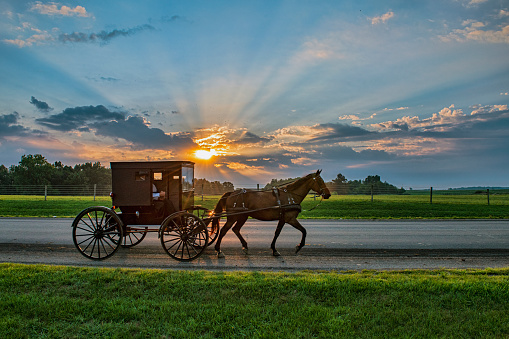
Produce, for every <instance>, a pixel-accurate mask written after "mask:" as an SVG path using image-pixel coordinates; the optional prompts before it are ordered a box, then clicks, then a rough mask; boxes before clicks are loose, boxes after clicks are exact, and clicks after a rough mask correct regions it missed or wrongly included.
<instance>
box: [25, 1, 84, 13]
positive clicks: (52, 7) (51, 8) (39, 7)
mask: <svg viewBox="0 0 509 339" xmlns="http://www.w3.org/2000/svg"><path fill="white" fill-rule="evenodd" d="M31 10H32V11H34V12H38V13H40V14H45V15H61V16H78V17H90V16H91V14H90V13H87V10H86V9H85V7H83V6H76V7H74V8H72V7H69V6H65V5H61V4H59V3H56V2H50V3H48V4H44V3H42V2H41V1H36V2H35V3H34V4H33V5H32V7H31Z"/></svg>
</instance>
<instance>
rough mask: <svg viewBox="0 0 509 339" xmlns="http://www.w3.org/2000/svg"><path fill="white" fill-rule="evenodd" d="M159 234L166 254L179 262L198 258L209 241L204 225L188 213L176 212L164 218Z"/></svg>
mask: <svg viewBox="0 0 509 339" xmlns="http://www.w3.org/2000/svg"><path fill="white" fill-rule="evenodd" d="M159 234H160V237H161V245H162V246H163V248H164V250H165V251H166V253H168V255H169V256H170V257H172V258H174V259H176V260H179V261H191V260H194V259H196V258H198V257H199V256H200V255H201V254H202V253H203V251H204V250H205V248H206V247H207V244H208V241H209V236H208V231H207V226H205V223H204V222H203V221H202V220H201V219H200V218H199V217H197V216H196V215H194V214H192V213H188V212H177V213H174V214H172V215H170V216H169V217H168V218H166V219H165V220H164V221H163V223H162V225H161V228H160V229H159Z"/></svg>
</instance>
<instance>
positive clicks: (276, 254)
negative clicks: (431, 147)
mask: <svg viewBox="0 0 509 339" xmlns="http://www.w3.org/2000/svg"><path fill="white" fill-rule="evenodd" d="M272 255H273V256H275V257H280V256H281V253H279V252H278V251H273V252H272Z"/></svg>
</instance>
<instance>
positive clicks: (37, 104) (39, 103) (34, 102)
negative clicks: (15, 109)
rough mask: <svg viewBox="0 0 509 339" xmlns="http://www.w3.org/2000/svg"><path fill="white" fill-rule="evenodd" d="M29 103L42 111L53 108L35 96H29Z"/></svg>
mask: <svg viewBox="0 0 509 339" xmlns="http://www.w3.org/2000/svg"><path fill="white" fill-rule="evenodd" d="M30 103H31V104H32V105H34V106H35V107H37V109H38V110H39V111H42V112H49V111H51V110H53V108H51V107H49V105H48V104H47V103H46V102H44V101H39V100H37V99H36V98H35V97H32V98H31V100H30Z"/></svg>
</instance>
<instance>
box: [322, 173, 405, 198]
mask: <svg viewBox="0 0 509 339" xmlns="http://www.w3.org/2000/svg"><path fill="white" fill-rule="evenodd" d="M327 187H328V188H329V190H330V191H331V193H332V192H333V193H336V194H403V193H405V189H404V188H403V187H401V188H397V187H396V186H394V185H391V184H389V183H388V182H387V181H384V182H382V180H381V179H380V176H379V175H368V176H367V177H366V179H364V180H347V179H346V178H345V176H344V175H343V174H341V173H339V174H338V175H337V176H336V178H335V179H332V181H331V182H328V183H327Z"/></svg>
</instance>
